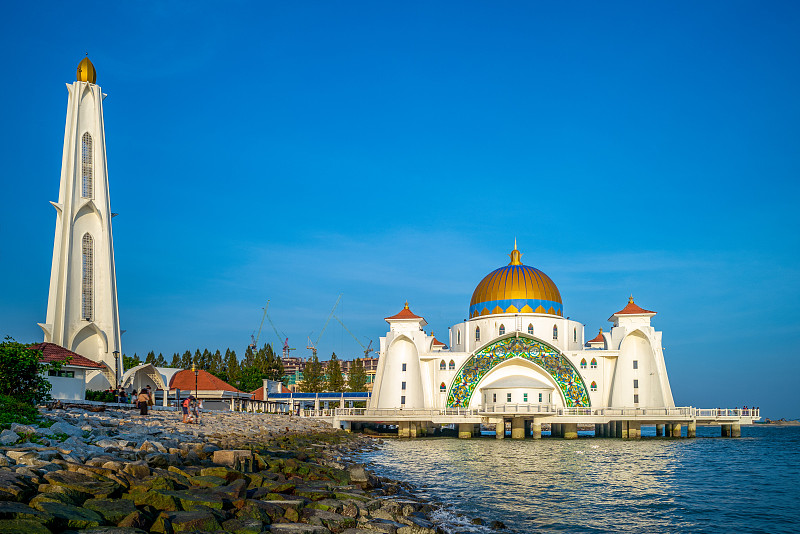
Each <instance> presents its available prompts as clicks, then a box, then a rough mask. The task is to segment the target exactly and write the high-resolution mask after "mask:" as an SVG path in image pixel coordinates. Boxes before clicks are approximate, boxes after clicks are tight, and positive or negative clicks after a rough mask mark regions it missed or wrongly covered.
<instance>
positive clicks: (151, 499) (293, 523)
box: [0, 408, 501, 534]
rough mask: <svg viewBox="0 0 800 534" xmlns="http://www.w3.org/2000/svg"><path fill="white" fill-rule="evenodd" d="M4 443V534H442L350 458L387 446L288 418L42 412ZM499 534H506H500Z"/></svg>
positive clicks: (405, 489) (0, 515) (400, 491)
mask: <svg viewBox="0 0 800 534" xmlns="http://www.w3.org/2000/svg"><path fill="white" fill-rule="evenodd" d="M43 418H44V421H45V423H43V424H42V425H41V426H35V427H34V426H24V425H13V426H12V428H11V430H4V431H3V432H2V433H1V434H0V445H2V446H1V447H0V534H3V533H31V534H33V533H43V534H44V533H55V532H73V531H76V532H77V531H80V532H92V533H98V534H99V533H104V534H133V533H142V532H159V533H165V534H172V533H178V532H231V533H236V534H251V533H252V534H258V533H262V532H273V533H276V534H289V533H294V534H304V533H309V534H327V533H333V534H339V533H343V534H375V533H376V532H377V533H385V534H434V533H437V532H443V530H442V528H441V527H440V526H437V525H436V524H435V522H434V521H432V517H431V514H432V513H433V512H435V511H436V510H437V507H435V506H434V505H432V504H430V503H426V502H424V501H423V500H421V499H418V498H416V497H414V495H413V493H412V488H411V487H410V486H409V485H407V484H404V483H402V482H398V481H392V480H388V479H385V478H379V477H376V476H375V475H373V474H372V473H370V472H369V471H367V470H366V469H365V468H364V466H363V465H360V464H354V463H352V462H351V459H352V458H353V456H354V455H356V454H358V453H359V452H361V451H364V450H367V449H368V448H371V447H377V446H379V442H380V440H379V439H376V438H371V437H364V436H359V435H353V434H346V433H344V432H341V431H336V430H334V429H332V428H330V426H328V425H327V424H326V423H323V422H320V421H315V420H313V419H303V418H297V417H290V416H284V415H271V414H247V413H225V412H217V413H207V414H204V419H203V422H202V424H201V425H186V424H183V423H181V422H180V415H179V414H177V413H175V412H151V414H150V415H148V416H145V417H142V416H139V415H133V414H132V413H131V412H127V411H120V410H108V411H105V412H99V413H97V412H89V411H86V410H85V409H80V408H70V409H66V410H53V411H47V412H43ZM495 527H501V525H495Z"/></svg>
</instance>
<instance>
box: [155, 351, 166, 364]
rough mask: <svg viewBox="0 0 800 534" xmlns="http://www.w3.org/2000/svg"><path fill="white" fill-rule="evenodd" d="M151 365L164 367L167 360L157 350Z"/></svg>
mask: <svg viewBox="0 0 800 534" xmlns="http://www.w3.org/2000/svg"><path fill="white" fill-rule="evenodd" d="M153 365H154V366H155V367H166V366H167V360H166V358H164V355H163V354H161V353H160V352H159V353H158V356H156V359H155V360H154V361H153Z"/></svg>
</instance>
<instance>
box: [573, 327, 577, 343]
mask: <svg viewBox="0 0 800 534" xmlns="http://www.w3.org/2000/svg"><path fill="white" fill-rule="evenodd" d="M572 341H575V342H577V341H578V329H577V328H573V329H572Z"/></svg>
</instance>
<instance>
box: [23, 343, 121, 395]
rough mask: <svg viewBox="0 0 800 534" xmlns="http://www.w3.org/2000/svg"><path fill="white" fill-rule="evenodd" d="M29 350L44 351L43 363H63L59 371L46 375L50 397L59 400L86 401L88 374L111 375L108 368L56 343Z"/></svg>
mask: <svg viewBox="0 0 800 534" xmlns="http://www.w3.org/2000/svg"><path fill="white" fill-rule="evenodd" d="M29 348H31V349H33V350H40V351H42V359H41V360H40V361H41V362H43V363H51V362H62V365H61V369H60V370H59V371H49V372H48V374H47V375H46V377H47V380H48V382H50V384H51V386H52V389H51V390H50V396H51V397H53V398H54V399H58V400H84V399H85V398H86V373H87V372H100V373H104V372H105V373H110V372H111V371H110V370H109V369H108V367H107V366H105V365H103V364H102V363H98V362H93V361H92V360H90V359H88V358H84V357H83V356H81V355H80V354H76V353H74V352H72V351H71V350H67V349H65V348H64V347H61V346H59V345H56V344H55V343H38V344H36V345H31V346H30V347H29Z"/></svg>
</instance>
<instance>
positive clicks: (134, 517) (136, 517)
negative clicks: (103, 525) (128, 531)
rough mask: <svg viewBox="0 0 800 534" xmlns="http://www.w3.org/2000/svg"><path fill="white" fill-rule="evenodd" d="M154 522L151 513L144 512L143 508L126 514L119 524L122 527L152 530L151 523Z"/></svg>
mask: <svg viewBox="0 0 800 534" xmlns="http://www.w3.org/2000/svg"><path fill="white" fill-rule="evenodd" d="M152 523H153V519H152V517H151V516H150V515H148V514H146V513H144V512H142V511H141V510H136V511H134V512H131V513H130V514H128V515H126V516H125V518H124V519H123V520H122V521H120V522H119V523H117V526H118V527H121V528H134V529H142V530H150V525H151V524H152Z"/></svg>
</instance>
